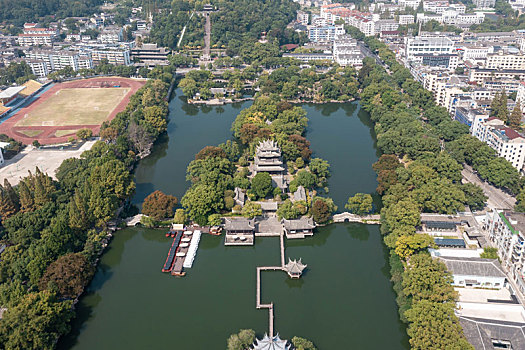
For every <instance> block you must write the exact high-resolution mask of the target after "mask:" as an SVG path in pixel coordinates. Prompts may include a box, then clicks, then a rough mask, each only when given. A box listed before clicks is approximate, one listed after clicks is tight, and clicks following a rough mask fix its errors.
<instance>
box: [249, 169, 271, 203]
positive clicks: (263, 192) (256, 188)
mask: <svg viewBox="0 0 525 350" xmlns="http://www.w3.org/2000/svg"><path fill="white" fill-rule="evenodd" d="M251 187H252V190H253V192H254V193H255V194H256V195H257V197H258V198H266V197H267V196H268V195H270V193H272V190H273V185H272V177H271V176H270V174H268V173H266V172H259V173H257V174H256V175H255V176H254V177H253V179H252V186H251Z"/></svg>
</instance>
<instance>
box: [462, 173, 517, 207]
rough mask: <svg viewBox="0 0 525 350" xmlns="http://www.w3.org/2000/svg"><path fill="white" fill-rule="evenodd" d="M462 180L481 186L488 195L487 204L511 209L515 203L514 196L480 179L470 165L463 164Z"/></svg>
mask: <svg viewBox="0 0 525 350" xmlns="http://www.w3.org/2000/svg"><path fill="white" fill-rule="evenodd" d="M461 175H463V182H470V183H473V184H475V185H478V186H479V187H481V189H482V190H483V192H484V193H485V195H486V196H487V197H488V200H487V206H488V207H489V208H492V209H494V208H496V209H513V208H514V205H515V204H516V198H514V197H512V196H511V195H509V194H507V193H505V192H503V191H502V190H500V189H499V188H496V187H494V186H492V185H490V184H489V183H487V182H485V181H483V180H481V179H480V178H479V176H478V175H477V174H475V173H474V171H473V169H472V167H470V166H468V165H465V166H464V168H463V171H461Z"/></svg>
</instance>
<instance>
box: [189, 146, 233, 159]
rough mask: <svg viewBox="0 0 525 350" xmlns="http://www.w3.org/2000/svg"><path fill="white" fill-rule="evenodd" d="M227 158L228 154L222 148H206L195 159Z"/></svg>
mask: <svg viewBox="0 0 525 350" xmlns="http://www.w3.org/2000/svg"><path fill="white" fill-rule="evenodd" d="M214 157H219V158H226V152H224V150H223V149H222V148H220V147H215V146H206V147H204V148H203V149H201V150H200V151H199V153H197V155H196V156H195V159H206V158H214Z"/></svg>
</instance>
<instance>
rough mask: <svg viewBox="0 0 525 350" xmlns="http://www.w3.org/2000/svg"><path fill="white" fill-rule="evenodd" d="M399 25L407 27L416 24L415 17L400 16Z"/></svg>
mask: <svg viewBox="0 0 525 350" xmlns="http://www.w3.org/2000/svg"><path fill="white" fill-rule="evenodd" d="M398 17H399V19H398V23H399V25H407V24H412V23H414V15H399V16H398Z"/></svg>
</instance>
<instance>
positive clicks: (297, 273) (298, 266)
mask: <svg viewBox="0 0 525 350" xmlns="http://www.w3.org/2000/svg"><path fill="white" fill-rule="evenodd" d="M307 266H308V265H306V264H303V262H302V261H301V258H299V261H297V260H291V259H290V258H288V263H287V264H286V265H284V271H286V273H287V274H288V276H290V278H299V277H301V275H302V274H303V270H304V269H305V268H306V267H307Z"/></svg>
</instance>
